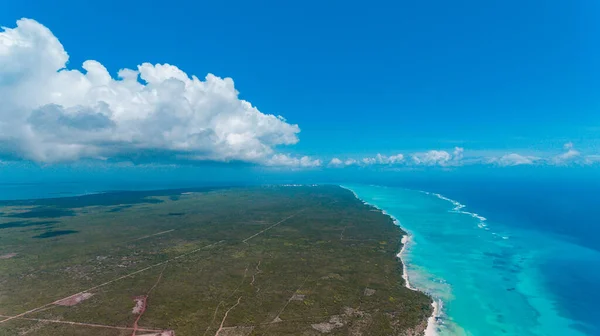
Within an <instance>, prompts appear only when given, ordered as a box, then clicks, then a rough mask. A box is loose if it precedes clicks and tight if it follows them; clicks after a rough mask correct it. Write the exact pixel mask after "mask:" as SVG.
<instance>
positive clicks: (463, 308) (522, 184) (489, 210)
mask: <svg viewBox="0 0 600 336" xmlns="http://www.w3.org/2000/svg"><path fill="white" fill-rule="evenodd" d="M306 179H307V180H308V178H306ZM317 179H318V180H317ZM325 179H327V180H328V182H329V181H332V180H333V181H334V183H336V184H342V185H344V186H346V187H349V188H350V189H352V190H353V191H354V192H356V194H357V195H358V197H360V198H361V199H363V200H364V201H366V202H368V203H370V204H373V205H375V206H377V207H379V208H381V209H382V210H385V211H386V212H387V213H388V214H390V215H391V216H393V217H395V218H396V219H397V220H398V221H399V224H400V225H401V227H402V228H403V229H405V230H406V231H407V232H409V233H410V236H411V240H410V242H409V243H408V245H407V246H408V247H407V250H406V251H405V253H404V255H403V259H404V261H405V263H406V265H407V270H408V275H409V281H410V284H411V285H412V286H413V287H416V288H418V289H419V290H422V291H424V292H427V293H428V294H430V295H431V296H432V297H434V299H436V301H439V302H440V303H441V307H442V309H441V312H440V314H439V316H438V317H439V318H438V323H437V324H436V326H435V327H436V329H437V334H439V335H485V336H487V335H490V336H491V335H523V336H527V335H549V336H553V335H556V336H558V335H561V336H563V335H564V336H570V335H600V308H599V305H598V302H600V179H593V178H564V176H562V177H556V178H554V177H551V176H550V177H549V176H546V177H543V178H537V177H533V176H528V177H519V178H515V177H505V178H504V177H503V178H486V177H485V176H479V177H468V176H467V177H465V176H454V175H449V177H445V178H436V179H430V178H415V179H413V178H411V177H410V175H409V177H404V178H402V179H398V178H393V177H392V175H380V176H378V177H377V178H368V179H359V178H355V179H350V181H352V180H354V182H353V183H351V182H347V181H344V180H338V179H335V178H331V177H326V178H324V177H323V176H317V177H314V178H312V179H311V180H310V181H303V182H310V183H313V182H322V181H323V180H325ZM257 182H258V184H260V183H261V182H262V181H252V183H251V184H257ZM267 182H268V183H271V181H267ZM282 182H285V183H287V182H296V181H293V180H283V179H280V180H277V181H273V183H282ZM298 182H300V181H298ZM232 184H239V180H238V181H237V182H234V183H228V182H219V183H214V185H232ZM205 185H207V183H206V181H204V182H198V183H190V182H189V181H182V180H179V181H175V182H173V181H169V180H167V179H156V180H153V181H152V182H148V180H145V181H144V180H138V181H137V182H136V181H135V180H133V179H128V180H124V179H121V180H115V181H111V180H110V179H104V180H103V181H96V182H93V181H85V182H81V181H79V182H73V181H71V182H64V181H63V182H57V181H54V182H36V183H12V182H11V183H0V199H26V198H47V197H65V196H75V195H82V194H88V193H96V192H104V191H110V190H141V189H167V188H180V187H197V186H205Z"/></svg>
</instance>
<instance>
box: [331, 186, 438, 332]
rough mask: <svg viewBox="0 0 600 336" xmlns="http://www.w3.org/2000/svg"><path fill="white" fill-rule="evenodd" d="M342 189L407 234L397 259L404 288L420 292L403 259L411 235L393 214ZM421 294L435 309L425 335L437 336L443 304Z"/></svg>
mask: <svg viewBox="0 0 600 336" xmlns="http://www.w3.org/2000/svg"><path fill="white" fill-rule="evenodd" d="M339 187H340V188H342V189H346V190H348V191H350V192H351V193H352V194H353V195H354V197H355V198H356V199H357V200H359V201H360V202H362V203H363V204H366V205H369V206H372V207H374V208H376V209H378V210H379V211H381V213H382V214H384V215H385V216H388V217H389V218H391V219H392V221H393V222H394V224H395V225H396V226H398V227H399V228H400V229H401V230H402V231H403V232H404V233H405V234H404V235H403V236H402V239H401V243H402V248H401V249H400V251H399V252H398V254H396V257H397V258H398V259H399V260H400V263H401V264H402V278H403V279H404V286H405V287H406V288H408V289H410V290H413V291H420V290H418V289H417V288H415V287H412V286H411V285H410V282H409V278H408V272H407V267H406V262H405V260H404V258H403V256H404V253H405V252H406V247H407V246H408V243H410V241H411V235H410V233H409V232H408V231H407V230H406V229H404V228H403V227H402V225H401V224H400V221H398V219H396V218H395V217H394V216H392V215H391V214H389V213H387V212H386V211H385V210H383V209H381V208H379V207H378V206H377V205H375V204H371V203H369V202H366V201H364V200H362V199H361V198H360V197H358V194H356V192H354V190H352V189H350V188H348V187H346V186H343V185H339ZM420 292H421V293H423V294H425V295H427V296H429V298H430V299H431V306H432V307H433V311H432V313H431V316H429V318H427V326H426V328H425V331H424V335H425V336H437V335H438V333H437V323H438V318H439V317H440V313H441V307H442V302H441V301H439V302H438V301H436V300H435V299H434V298H433V297H431V296H430V295H429V294H427V293H426V292H423V291H420Z"/></svg>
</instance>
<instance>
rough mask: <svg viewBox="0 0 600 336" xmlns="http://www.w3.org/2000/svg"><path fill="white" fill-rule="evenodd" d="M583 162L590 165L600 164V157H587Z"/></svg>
mask: <svg viewBox="0 0 600 336" xmlns="http://www.w3.org/2000/svg"><path fill="white" fill-rule="evenodd" d="M583 162H584V164H588V165H592V164H596V163H600V155H586V156H585V158H584V160H583Z"/></svg>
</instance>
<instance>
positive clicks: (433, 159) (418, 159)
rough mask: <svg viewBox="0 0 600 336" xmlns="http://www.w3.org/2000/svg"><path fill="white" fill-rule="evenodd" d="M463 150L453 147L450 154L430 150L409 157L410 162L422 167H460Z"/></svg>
mask: <svg viewBox="0 0 600 336" xmlns="http://www.w3.org/2000/svg"><path fill="white" fill-rule="evenodd" d="M463 154H464V149H463V148H461V147H455V148H454V151H453V152H452V154H450V153H448V152H446V151H442V150H430V151H427V152H421V153H415V154H412V155H411V159H412V162H413V163H414V164H416V165H424V166H458V165H461V164H462V163H461V161H462V159H463Z"/></svg>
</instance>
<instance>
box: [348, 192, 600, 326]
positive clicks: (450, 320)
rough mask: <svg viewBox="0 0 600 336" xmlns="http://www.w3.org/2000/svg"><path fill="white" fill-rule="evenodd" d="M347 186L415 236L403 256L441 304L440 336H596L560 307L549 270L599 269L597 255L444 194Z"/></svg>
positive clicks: (414, 282)
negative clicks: (567, 267)
mask: <svg viewBox="0 0 600 336" xmlns="http://www.w3.org/2000/svg"><path fill="white" fill-rule="evenodd" d="M346 187H347V188H349V189H351V190H353V191H354V192H355V193H356V194H357V196H358V197H359V198H360V199H362V200H364V201H365V202H367V203H369V204H372V205H374V206H377V207H378V208H380V209H382V210H384V211H385V212H386V213H388V214H390V215H391V216H393V217H394V218H396V219H397V220H398V221H399V223H400V226H401V227H402V228H403V229H404V230H405V231H407V232H409V234H410V241H409V243H408V244H407V247H406V250H405V252H404V253H403V256H402V258H403V260H404V262H405V264H406V267H407V273H408V277H409V281H410V284H411V286H412V287H416V288H417V289H419V290H422V291H424V292H426V293H428V294H430V295H431V296H432V297H433V298H434V299H435V300H436V301H439V302H440V303H441V307H442V309H441V313H440V315H439V318H438V319H437V323H436V328H435V329H437V334H439V335H490V336H491V335H522V336H528V335H544V336H546V335H547V336H553V335H556V336H559V335H560V336H571V335H573V336H577V335H597V334H596V333H595V331H594V330H597V329H594V327H593V326H590V325H584V324H583V323H584V322H581V321H575V320H574V319H572V318H571V317H569V314H568V313H569V312H567V311H564V309H562V307H563V306H562V305H561V302H560V300H561V298H560V297H558V296H557V294H556V293H557V292H556V291H553V290H552V289H551V288H550V286H549V285H548V283H549V279H548V276H549V275H548V274H549V273H548V271H547V269H546V268H548V265H551V264H552V263H554V262H555V261H556V263H557V264H560V263H561V262H565V263H567V264H573V262H572V261H574V260H577V261H579V262H583V263H584V264H585V261H586V260H589V261H590V263H588V265H592V266H593V265H598V263H597V261H598V260H600V254H599V253H598V251H595V250H590V249H588V248H585V247H581V246H579V245H576V244H572V243H570V242H568V241H565V240H561V239H558V238H557V237H555V236H552V235H549V234H544V233H543V231H539V230H530V229H524V228H519V225H515V223H511V224H512V225H510V226H509V225H504V224H502V223H501V222H500V221H495V220H494V218H493V217H491V216H490V218H484V217H482V216H480V215H478V214H476V213H474V212H469V211H470V209H469V208H468V207H466V206H464V205H462V204H460V203H458V202H457V201H454V200H450V199H448V198H445V197H444V196H442V195H438V194H433V193H425V192H420V191H415V190H407V189H401V188H393V187H380V186H366V185H346ZM486 215H487V213H486ZM594 263H596V264H594ZM565 271H567V270H565ZM553 272H556V270H554V271H553ZM586 290H594V289H593V288H588V289H586ZM593 304H594V309H595V305H596V304H595V303H593Z"/></svg>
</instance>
